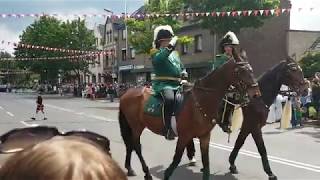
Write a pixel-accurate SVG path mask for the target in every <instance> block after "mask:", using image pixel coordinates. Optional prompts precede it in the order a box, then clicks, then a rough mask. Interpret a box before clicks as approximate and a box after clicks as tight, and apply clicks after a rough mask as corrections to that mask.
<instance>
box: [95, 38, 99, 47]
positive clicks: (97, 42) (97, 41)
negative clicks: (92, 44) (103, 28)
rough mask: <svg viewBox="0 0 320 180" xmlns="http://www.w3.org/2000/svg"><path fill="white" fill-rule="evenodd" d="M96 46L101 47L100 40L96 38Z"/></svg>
mask: <svg viewBox="0 0 320 180" xmlns="http://www.w3.org/2000/svg"><path fill="white" fill-rule="evenodd" d="M96 46H99V39H98V38H96Z"/></svg>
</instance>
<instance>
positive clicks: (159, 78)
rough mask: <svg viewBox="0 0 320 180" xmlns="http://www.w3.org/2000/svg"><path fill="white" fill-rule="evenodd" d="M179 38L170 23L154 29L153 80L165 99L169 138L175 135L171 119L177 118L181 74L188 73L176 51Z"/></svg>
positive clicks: (154, 86) (155, 87)
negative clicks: (176, 102)
mask: <svg viewBox="0 0 320 180" xmlns="http://www.w3.org/2000/svg"><path fill="white" fill-rule="evenodd" d="M177 40H178V37H177V36H175V35H174V33H173V30H172V27H171V26H169V25H166V26H158V27H157V28H155V30H154V43H153V49H152V50H151V58H152V65H153V68H154V74H155V77H154V79H153V81H152V88H153V90H154V91H155V92H156V94H161V96H162V97H163V99H164V104H165V106H164V119H165V127H164V129H163V133H164V136H165V138H166V139H168V140H173V139H174V136H175V134H174V132H173V130H172V128H171V119H173V120H174V119H175V117H174V115H173V112H174V101H175V92H176V90H177V89H178V88H179V86H180V81H181V76H183V75H186V74H187V73H186V71H185V70H184V67H183V64H182V63H181V61H180V57H179V55H178V52H177V51H175V46H176V43H177Z"/></svg>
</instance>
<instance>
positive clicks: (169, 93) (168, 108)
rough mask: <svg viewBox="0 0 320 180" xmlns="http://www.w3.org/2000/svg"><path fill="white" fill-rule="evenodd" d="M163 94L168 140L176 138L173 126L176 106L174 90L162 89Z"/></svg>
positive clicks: (165, 129)
mask: <svg viewBox="0 0 320 180" xmlns="http://www.w3.org/2000/svg"><path fill="white" fill-rule="evenodd" d="M162 96H163V97H164V101H165V106H164V121H165V125H164V127H165V128H164V136H165V138H166V139H168V140H174V138H175V133H174V132H173V130H172V128H171V118H172V112H173V106H174V91H173V90H171V89H165V90H163V91H162Z"/></svg>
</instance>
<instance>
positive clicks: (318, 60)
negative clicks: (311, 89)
mask: <svg viewBox="0 0 320 180" xmlns="http://www.w3.org/2000/svg"><path fill="white" fill-rule="evenodd" d="M299 63H300V66H301V68H302V69H303V73H304V75H305V76H306V77H312V76H314V74H315V73H316V72H320V52H318V53H308V54H306V55H305V56H304V57H302V59H301V60H300V61H299Z"/></svg>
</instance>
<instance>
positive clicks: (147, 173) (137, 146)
mask: <svg viewBox="0 0 320 180" xmlns="http://www.w3.org/2000/svg"><path fill="white" fill-rule="evenodd" d="M141 149H142V148H141V144H140V137H139V138H138V139H137V140H135V141H134V150H135V151H136V154H137V156H138V158H139V160H140V162H141V165H142V170H143V172H144V173H145V176H144V179H145V180H152V176H151V174H150V171H149V167H148V166H147V164H146V162H145V160H144V158H143V156H142V150H141Z"/></svg>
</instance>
